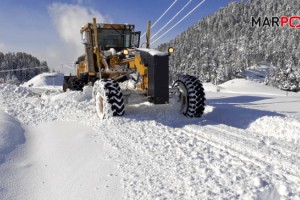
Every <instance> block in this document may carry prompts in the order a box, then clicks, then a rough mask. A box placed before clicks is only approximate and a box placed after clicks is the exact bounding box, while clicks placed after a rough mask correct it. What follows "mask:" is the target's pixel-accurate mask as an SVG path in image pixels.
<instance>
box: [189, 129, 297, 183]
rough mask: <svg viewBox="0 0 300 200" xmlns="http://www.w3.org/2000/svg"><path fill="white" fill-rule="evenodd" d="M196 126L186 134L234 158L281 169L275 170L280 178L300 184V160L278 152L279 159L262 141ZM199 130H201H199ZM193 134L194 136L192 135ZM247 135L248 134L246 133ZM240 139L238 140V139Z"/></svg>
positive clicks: (223, 130)
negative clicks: (283, 177)
mask: <svg viewBox="0 0 300 200" xmlns="http://www.w3.org/2000/svg"><path fill="white" fill-rule="evenodd" d="M197 127H198V126H196V125H189V126H188V127H187V128H185V130H186V133H187V134H189V135H191V136H193V137H196V138H199V139H200V140H203V141H205V142H208V143H209V144H211V145H213V146H215V147H217V148H221V149H223V150H227V151H228V152H230V153H231V154H233V155H234V156H237V157H240V158H241V159H244V160H245V159H246V160H250V161H252V162H253V163H254V164H256V165H259V166H261V167H264V168H265V169H268V168H270V167H275V168H278V167H279V168H280V169H281V170H282V171H281V170H280V169H276V170H273V172H274V173H276V174H277V175H278V176H283V175H282V174H284V176H285V177H287V178H288V179H290V180H291V181H293V182H297V183H299V184H300V169H299V166H300V160H299V159H295V160H294V161H293V162H290V160H289V159H290V158H289V157H287V156H285V155H282V154H281V155H280V152H279V151H278V152H277V153H278V157H277V156H275V157H274V155H272V154H273V152H272V151H273V149H269V148H268V147H267V146H266V145H265V144H263V143H261V141H259V140H258V141H256V142H254V141H253V142H250V140H249V139H242V137H240V136H236V134H234V132H232V131H229V130H225V129H219V128H216V127H208V126H206V127H203V128H204V129H202V130H200V131H196V130H197ZM198 129H199V128H198ZM191 133H192V134H191ZM245 134H248V133H247V132H245ZM237 138H238V139H237ZM243 140H244V141H243Z"/></svg>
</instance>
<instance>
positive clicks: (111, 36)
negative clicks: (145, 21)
mask: <svg viewBox="0 0 300 200" xmlns="http://www.w3.org/2000/svg"><path fill="white" fill-rule="evenodd" d="M131 35H132V32H131V30H119V29H100V30H98V40H99V46H101V47H102V48H104V49H109V48H115V49H123V48H129V47H131V46H132V45H131Z"/></svg>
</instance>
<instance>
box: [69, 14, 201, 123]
mask: <svg viewBox="0 0 300 200" xmlns="http://www.w3.org/2000/svg"><path fill="white" fill-rule="evenodd" d="M134 28H135V26H134V25H130V24H104V23H96V19H95V18H94V19H93V23H88V24H86V25H85V26H83V27H82V28H81V30H80V32H81V36H82V43H83V44H84V48H85V54H84V55H82V56H80V57H79V58H78V60H77V61H76V62H75V64H76V68H77V75H76V76H71V75H70V76H65V77H64V85H63V90H64V91H66V90H67V89H70V90H82V89H83V87H84V86H85V85H88V84H92V85H93V98H94V99H95V102H96V109H97V113H98V115H99V117H100V118H102V119H103V118H108V117H111V116H122V115H124V110H125V103H126V102H128V97H129V95H130V94H131V93H135V94H136V93H137V92H138V93H140V94H142V95H146V96H147V97H148V100H149V101H150V102H152V103H154V104H166V103H168V102H169V97H170V95H175V96H176V97H177V98H178V101H179V102H180V103H181V112H182V113H183V114H184V115H186V116H188V117H201V116H202V114H203V111H204V106H205V103H204V101H205V94H204V90H203V86H202V84H201V82H200V81H199V80H198V79H197V78H196V77H194V76H190V75H181V76H179V77H178V80H177V81H175V82H174V83H173V86H172V88H169V56H170V54H171V53H173V51H174V49H173V48H171V47H170V48H169V50H168V52H160V51H157V50H155V49H150V48H149V46H150V21H149V23H148V28H147V32H146V41H147V42H146V48H139V47H140V33H141V32H135V31H134ZM124 81H131V83H133V87H131V88H126V90H123V91H121V88H120V85H119V83H121V82H124Z"/></svg>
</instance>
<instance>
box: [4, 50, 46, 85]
mask: <svg viewBox="0 0 300 200" xmlns="http://www.w3.org/2000/svg"><path fill="white" fill-rule="evenodd" d="M43 72H49V67H48V65H47V62H46V61H42V62H41V61H39V60H38V59H37V58H36V57H33V56H32V55H30V54H27V53H23V52H18V53H10V52H9V53H6V54H4V53H2V52H0V82H6V83H11V84H17V85H18V84H21V83H23V82H25V81H28V80H30V79H31V78H33V77H34V76H36V75H38V74H40V73H43Z"/></svg>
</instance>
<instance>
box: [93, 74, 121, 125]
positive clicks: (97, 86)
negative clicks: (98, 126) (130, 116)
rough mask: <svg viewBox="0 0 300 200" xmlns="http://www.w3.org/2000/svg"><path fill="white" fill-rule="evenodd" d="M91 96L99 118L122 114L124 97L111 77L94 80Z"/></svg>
mask: <svg viewBox="0 0 300 200" xmlns="http://www.w3.org/2000/svg"><path fill="white" fill-rule="evenodd" d="M93 98H94V99H95V102H96V110H97V113H98V115H99V117H100V119H106V118H109V117H112V116H122V115H124V113H125V106H124V98H123V94H122V91H121V88H120V86H119V83H118V82H117V81H115V80H112V79H101V80H98V81H96V82H95V83H94V87H93Z"/></svg>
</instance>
